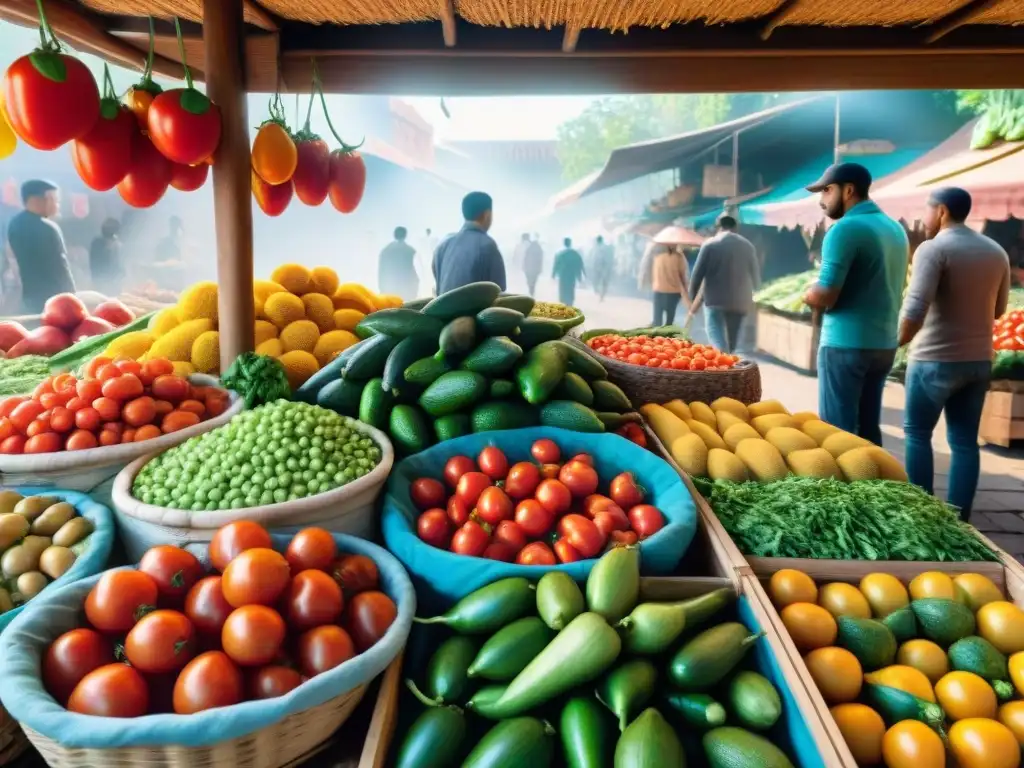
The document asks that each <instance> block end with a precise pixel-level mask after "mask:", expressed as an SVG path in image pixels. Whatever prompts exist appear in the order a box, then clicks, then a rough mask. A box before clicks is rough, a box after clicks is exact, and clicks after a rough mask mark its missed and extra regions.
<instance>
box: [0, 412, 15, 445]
mask: <svg viewBox="0 0 1024 768" xmlns="http://www.w3.org/2000/svg"><path fill="white" fill-rule="evenodd" d="M16 434H18V429H17V427H15V426H14V424H12V423H11V420H10V419H8V418H7V417H6V416H5V417H4V418H0V442H2V441H4V440H6V439H7V438H8V437H11V436H13V435H16Z"/></svg>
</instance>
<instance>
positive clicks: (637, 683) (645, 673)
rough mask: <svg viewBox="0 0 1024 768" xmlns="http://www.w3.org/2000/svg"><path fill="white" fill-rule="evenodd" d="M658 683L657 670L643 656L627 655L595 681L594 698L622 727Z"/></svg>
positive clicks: (621, 727) (649, 698)
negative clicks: (602, 677) (633, 657)
mask: <svg viewBox="0 0 1024 768" xmlns="http://www.w3.org/2000/svg"><path fill="white" fill-rule="evenodd" d="M657 683H658V672H657V670H656V669H655V668H654V665H653V664H651V662H649V661H648V660H647V659H631V660H630V661H627V662H625V663H624V664H621V665H619V666H618V667H616V668H615V669H613V670H612V671H611V672H609V673H608V674H607V675H605V677H604V679H603V680H601V682H600V683H598V686H597V700H598V701H600V702H601V703H602V704H604V705H605V706H606V707H608V709H609V710H610V711H611V713H612V714H613V715H615V717H616V718H618V721H619V731H620V732H621V731H625V730H626V726H628V725H629V722H630V720H631V719H632V717H633V716H634V715H636V714H637V713H638V712H639V711H640V710H641V709H642V708H643V706H644V705H645V704H646V703H647V702H648V701H650V700H651V697H652V696H653V695H654V688H655V686H656V685H657Z"/></svg>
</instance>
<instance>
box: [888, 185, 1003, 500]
mask: <svg viewBox="0 0 1024 768" xmlns="http://www.w3.org/2000/svg"><path fill="white" fill-rule="evenodd" d="M970 212H971V196H970V194H969V193H968V192H967V191H966V190H963V189H959V188H957V187H946V188H944V189H938V190H936V191H935V192H933V193H932V194H931V196H930V198H929V199H928V207H927V211H926V213H925V218H924V226H925V234H926V235H927V237H928V240H927V242H925V243H922V244H921V246H920V247H919V248H918V249H917V252H916V253H915V254H914V260H913V267H912V272H913V275H912V277H911V281H910V288H909V289H908V291H907V296H906V299H905V300H904V303H903V317H902V319H901V320H900V331H899V344H900V346H903V345H904V344H909V343H910V342H911V341H913V342H914V345H913V347H911V350H910V361H909V364H908V365H907V378H906V393H907V401H906V407H905V410H904V426H903V431H904V432H905V433H906V449H907V458H906V461H907V474H908V475H909V476H910V480H911V482H913V483H914V484H915V485H919V486H921V487H922V488H924V489H925V490H926V491H928V492H929V493H931V492H932V486H933V480H934V477H933V475H934V469H933V458H932V432H933V431H934V429H935V425H936V423H937V422H938V420H939V414H941V413H942V412H943V411H945V413H946V435H947V438H948V440H949V448H950V452H951V453H952V467H951V469H950V475H949V503H950V504H952V505H953V506H955V507H959V509H960V515H961V517H962V518H963V519H964V520H967V519H968V518H969V517H970V514H971V504H972V503H973V501H974V492H975V490H976V489H977V487H978V474H979V471H980V463H981V458H980V455H979V451H978V425H979V423H980V422H981V410H982V407H983V406H984V404H985V394H986V393H987V392H988V385H989V379H990V378H991V373H992V322H993V320H994V319H995V318H997V317H999V316H1000V315H1002V314H1003V313H1004V312H1005V311H1006V301H1007V295H1008V293H1009V290H1010V262H1009V259H1008V258H1007V256H1006V251H1004V250H1003V248H1002V246H1000V245H999V244H998V243H997V242H995V241H994V240H992V239H990V238H988V237H985V236H984V235H982V234H979V233H977V232H975V231H974V230H972V229H970V228H969V227H967V226H966V225H965V224H964V222H965V221H966V220H967V216H968V214H969V213H970Z"/></svg>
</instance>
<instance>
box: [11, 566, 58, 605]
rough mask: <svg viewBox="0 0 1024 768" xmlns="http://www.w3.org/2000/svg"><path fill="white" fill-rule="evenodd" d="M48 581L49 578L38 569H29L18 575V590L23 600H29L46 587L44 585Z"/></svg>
mask: <svg viewBox="0 0 1024 768" xmlns="http://www.w3.org/2000/svg"><path fill="white" fill-rule="evenodd" d="M49 583H50V581H49V579H47V578H46V577H45V576H44V575H43V574H41V573H40V572H39V571H29V572H28V573H23V574H21V576H19V577H18V583H17V587H18V592H20V593H21V596H22V598H24V599H25V600H31V599H32V598H33V597H35V596H36V595H38V594H39V593H40V592H42V591H43V590H44V589H46V585H47V584H49Z"/></svg>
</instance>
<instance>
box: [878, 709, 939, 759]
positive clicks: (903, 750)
mask: <svg viewBox="0 0 1024 768" xmlns="http://www.w3.org/2000/svg"><path fill="white" fill-rule="evenodd" d="M882 758H883V760H884V761H885V765H886V766H887V768H945V765H946V749H945V747H944V746H943V745H942V739H940V738H939V734H937V733H936V732H935V731H933V730H932V729H931V728H929V727H928V726H927V725H925V724H924V723H922V722H919V721H917V720H904V721H903V722H900V723H896V725H894V726H893V727H892V728H890V729H889V730H888V731H886V732H885V736H883V737H882Z"/></svg>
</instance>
